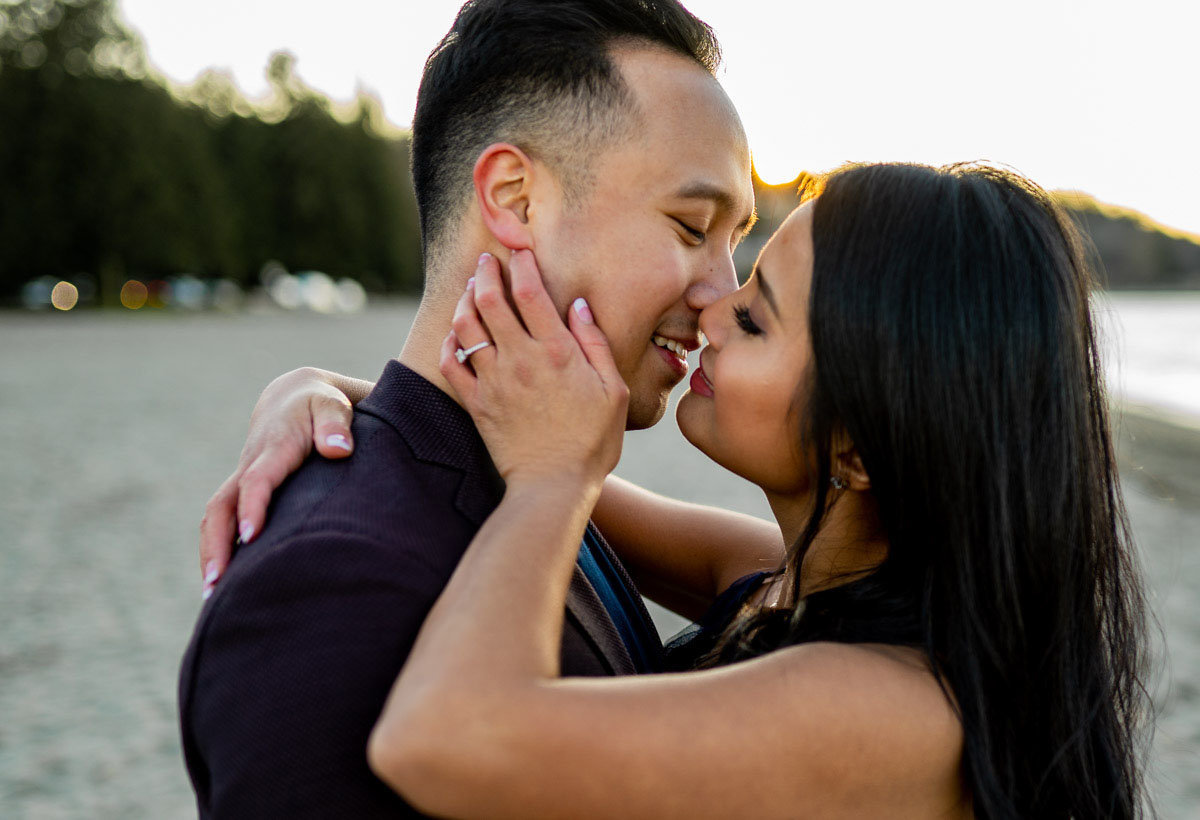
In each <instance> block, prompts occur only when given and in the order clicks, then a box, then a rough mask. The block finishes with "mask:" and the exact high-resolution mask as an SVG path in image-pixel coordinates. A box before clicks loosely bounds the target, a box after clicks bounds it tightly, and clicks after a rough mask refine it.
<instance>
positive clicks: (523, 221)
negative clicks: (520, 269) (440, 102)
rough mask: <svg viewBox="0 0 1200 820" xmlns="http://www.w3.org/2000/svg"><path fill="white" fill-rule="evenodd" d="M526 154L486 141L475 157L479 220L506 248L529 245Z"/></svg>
mask: <svg viewBox="0 0 1200 820" xmlns="http://www.w3.org/2000/svg"><path fill="white" fill-rule="evenodd" d="M534 173H535V171H534V166H533V161H532V160H531V159H530V158H529V155H528V154H526V153H525V152H524V151H522V150H521V149H520V148H517V147H516V146H515V145H510V144H508V143H504V142H498V143H495V144H493V145H489V146H488V147H487V148H485V149H484V151H483V153H482V154H480V155H479V159H477V160H475V173H474V180H475V198H476V200H477V201H478V202H479V213H480V215H481V216H482V218H483V224H484V225H486V226H487V229H488V230H489V231H490V232H491V233H492V235H493V236H495V237H496V239H497V241H499V242H500V244H501V245H504V247H506V248H511V249H513V250H528V249H532V248H533V231H532V229H531V227H530V224H529V207H530V202H531V194H532V187H533V176H534Z"/></svg>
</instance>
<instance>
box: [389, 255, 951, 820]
mask: <svg viewBox="0 0 1200 820" xmlns="http://www.w3.org/2000/svg"><path fill="white" fill-rule="evenodd" d="M522 256H524V255H522ZM528 264H531V263H530V262H529V261H528V260H526V261H524V262H522V261H520V260H519V259H518V260H516V261H514V263H513V269H514V270H513V273H512V278H513V282H514V285H513V287H514V290H517V292H518V293H520V292H521V288H522V287H527V288H531V287H532V286H530V285H528V284H527V283H528V279H529V277H530V276H531V274H530V272H529V271H528V270H526V269H524V265H528ZM478 282H479V284H478V285H477V290H478V291H479V297H478V299H479V301H480V304H479V310H480V312H481V313H482V316H483V320H484V321H485V322H486V325H487V329H488V331H490V334H489V335H490V336H491V337H492V338H493V339H494V340H495V344H494V346H493V347H492V348H487V349H486V351H487V352H486V354H485V356H482V357H480V358H479V359H478V360H476V359H473V360H472V364H474V365H475V370H474V372H472V371H471V370H470V369H469V368H468V367H465V366H460V365H457V363H455V362H453V360H452V359H450V353H451V352H452V351H453V349H454V348H455V347H456V346H458V342H457V341H456V340H451V341H450V342H449V343H448V345H447V347H446V349H445V350H444V352H443V365H442V366H443V373H445V374H446V376H447V378H448V379H450V381H451V383H452V384H454V386H455V388H456V390H457V391H458V392H459V394H460V395H461V396H463V397H464V404H465V405H466V406H467V409H468V410H469V411H470V412H471V413H472V415H473V416H474V417H475V418H476V421H477V424H478V425H479V427H480V430H481V432H482V433H483V435H484V439H485V441H487V443H488V447H489V450H491V451H492V452H493V455H494V457H495V458H496V460H497V467H498V469H500V471H501V474H502V475H504V476H505V478H506V481H507V489H506V493H505V496H504V499H503V501H502V503H501V504H500V506H499V507H498V508H497V510H496V511H495V512H494V513H493V515H492V516H491V517H490V518H489V519H488V521H487V522H486V523H485V525H484V526H483V528H481V529H480V531H479V533H478V534H477V536H476V537H475V539H474V540H473V541H472V543H471V546H470V547H469V549H468V550H467V552H466V554H465V555H464V557H463V560H462V562H461V563H460V564H459V566H458V568H457V569H456V571H455V573H454V575H453V577H452V578H451V580H450V583H449V584H448V585H447V587H446V589H445V590H444V592H443V594H442V596H441V597H440V598H439V600H438V602H437V604H436V605H435V606H434V608H433V610H432V611H431V612H430V614H429V617H428V618H427V620H426V621H425V624H424V626H423V627H422V629H421V632H420V635H419V636H418V638H417V642H416V644H415V646H414V648H413V651H412V653H411V654H410V656H409V660H408V661H407V663H406V665H405V666H404V669H403V670H402V672H401V673H400V675H399V677H398V679H397V681H396V684H395V686H394V687H393V690H392V693H391V695H390V696H389V698H388V702H387V705H386V706H385V708H384V711H383V714H382V715H381V717H380V719H379V722H378V723H377V724H376V727H375V730H374V731H373V732H372V735H371V739H370V742H369V747H368V760H369V762H370V764H371V766H372V768H373V769H374V770H375V772H376V773H377V774H378V775H379V776H380V777H381V778H382V779H383V780H384V781H385V782H387V783H389V784H390V785H392V786H393V787H394V788H396V789H397V790H398V791H399V792H400V793H401V794H402V795H403V796H404V797H405V798H406V799H407V800H408V801H409V802H410V803H412V804H413V805H414V806H416V807H417V808H418V809H420V810H422V811H424V812H427V813H430V814H434V815H438V816H454V817H498V818H504V817H514V818H524V817H556V816H570V817H580V818H588V817H597V818H599V817H656V818H660V817H661V818H669V817H686V818H697V817H738V816H751V815H752V816H756V817H797V816H813V817H860V816H885V815H886V816H890V817H929V816H941V815H946V814H948V813H949V812H950V810H952V809H953V808H954V807H955V805H956V801H957V800H958V799H959V795H960V791H959V787H958V756H959V744H960V739H959V733H958V728H957V724H956V721H955V718H954V714H953V710H952V709H951V708H950V707H949V704H948V703H947V702H946V700H945V699H944V697H942V695H941V690H940V689H939V687H938V685H937V683H936V681H935V680H934V679H933V677H932V675H930V674H929V673H928V671H927V670H926V669H925V668H924V667H923V666H922V665H921V663H920V662H919V661H918V662H913V661H911V660H908V659H905V658H904V657H902V656H897V655H895V654H893V653H890V652H888V651H886V650H872V649H869V648H864V647H837V646H832V645H814V646H807V647H797V648H793V649H789V650H785V651H782V652H778V653H775V654H773V655H771V656H768V657H765V658H761V659H759V660H755V661H751V662H747V663H743V664H738V665H735V666H731V667H727V668H724V669H719V670H713V671H708V672H702V673H694V674H687V675H652V676H643V677H631V678H623V679H611V680H592V679H587V680H584V679H577V680H562V679H559V678H558V674H559V666H558V656H559V648H560V647H559V644H560V641H561V630H562V618H563V614H562V613H563V606H564V603H565V600H566V596H567V589H568V586H569V584H570V578H571V574H572V571H573V566H574V562H575V553H576V551H577V550H578V545H579V539H580V537H581V535H582V533H583V529H584V526H585V524H586V521H587V518H588V514H589V512H590V510H591V508H592V504H593V502H594V501H595V499H596V496H597V494H598V492H599V486H600V480H599V475H600V474H602V473H601V472H600V471H601V470H602V469H603V468H604V465H605V462H606V457H605V456H604V455H603V454H604V452H605V448H604V447H603V446H600V445H598V444H597V441H598V439H597V431H600V432H601V433H602V434H603V435H601V436H600V440H603V439H605V438H607V437H615V439H616V441H617V442H619V440H620V434H621V430H620V422H621V421H622V419H621V418H620V416H621V415H623V414H622V413H621V412H620V409H619V406H620V405H621V404H623V402H614V401H613V400H612V397H611V396H609V395H608V394H607V393H606V392H604V391H598V390H597V389H596V384H595V382H596V381H602V380H603V379H602V378H600V377H598V376H595V375H594V373H593V374H589V373H588V371H586V370H584V369H583V368H584V367H585V365H584V364H583V363H582V362H581V361H580V360H581V358H582V357H581V356H579V355H575V356H574V357H573V359H572V358H568V359H567V360H564V359H563V357H562V356H560V355H547V356H538V355H534V354H531V353H530V352H529V349H530V348H529V346H528V345H527V346H526V349H525V350H523V351H521V353H520V355H518V356H516V357H512V358H515V359H519V360H520V361H521V362H522V365H521V372H522V373H523V376H521V377H518V376H517V375H516V372H517V371H516V369H514V367H512V366H511V359H510V362H509V363H506V362H505V361H504V359H505V356H506V355H507V354H506V353H505V351H507V350H511V349H512V348H513V346H514V338H516V339H517V340H518V341H520V340H519V337H518V336H517V335H516V334H518V333H519V332H520V331H517V330H516V329H515V328H514V327H512V326H511V325H510V326H509V327H508V329H506V330H505V329H501V328H502V327H503V321H504V319H503V314H504V312H506V311H508V310H509V309H508V308H507V306H505V305H504V301H503V299H502V298H500V299H497V298H495V294H496V293H501V294H502V290H501V288H502V285H501V284H500V279H499V276H498V275H496V274H492V273H490V272H488V271H484V270H481V272H480V274H479V276H478ZM523 283H524V284H523ZM527 301H528V297H526V298H521V297H518V298H517V299H516V302H517V304H518V305H519V306H522V310H521V313H522V317H523V318H525V320H526V321H525V323H526V325H527V326H528V327H530V329H531V332H532V334H534V335H535V336H536V335H537V333H538V330H536V329H535V328H537V327H538V326H539V325H541V324H543V323H545V324H549V319H548V317H547V316H546V315H545V314H546V313H547V312H551V314H550V315H553V314H552V311H553V305H551V304H550V303H549V298H548V297H546V298H545V303H544V304H543V305H542V306H541V307H540V308H538V309H537V310H538V311H540V312H541V313H542V314H543V317H542V321H537V320H532V319H531V318H530V316H529V313H530V312H532V311H533V310H534V308H533V306H531V305H526V304H525V303H526V302H527ZM468 304H469V303H468ZM461 307H462V306H461V305H460V309H461ZM470 322H471V320H469V318H468V319H466V320H458V319H456V322H455V331H456V334H457V335H458V337H459V338H461V339H462V340H463V342H464V343H466V344H470V342H471V341H474V340H475V338H477V337H468V336H466V335H465V334H468V333H470V332H471V330H470V328H469V325H470ZM571 322H572V331H573V332H574V333H575V335H576V336H577V337H580V338H581V339H582V340H584V341H585V343H587V341H588V340H589V339H595V338H597V334H598V331H597V330H596V329H595V328H594V326H591V325H582V324H581V321H580V320H579V319H578V318H577V317H575V316H573V317H572V319H571ZM555 344H560V342H556V343H555ZM588 359H589V361H591V362H593V363H594V366H595V367H596V369H597V370H598V371H599V372H601V373H615V367H613V366H612V364H611V359H609V360H608V361H603V357H602V356H600V354H599V353H594V354H589V355H588ZM556 362H557V363H556ZM535 365H536V366H535ZM531 373H532V374H533V375H532V376H531ZM539 374H540V375H539ZM589 375H590V378H591V381H590V382H589V379H588V378H585V377H589ZM589 385H590V387H589ZM481 386H482V387H481ZM622 387H623V385H622ZM584 388H588V389H584ZM602 393H603V395H604V396H605V398H600V396H601V394H602ZM550 397H552V400H551V398H550ZM548 401H549V404H550V407H549V408H548V407H547V403H548ZM547 431H553V435H551V436H549V437H548V436H547V434H546V433H547ZM564 432H569V433H570V435H563V433H564ZM597 454H599V455H597ZM615 460H616V459H615V457H612V456H608V457H607V461H608V463H609V464H612V463H615Z"/></svg>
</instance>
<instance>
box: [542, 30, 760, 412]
mask: <svg viewBox="0 0 1200 820" xmlns="http://www.w3.org/2000/svg"><path fill="white" fill-rule="evenodd" d="M614 58H615V60H616V62H617V65H618V67H619V68H620V70H621V71H622V73H623V75H624V77H625V80H626V82H627V83H628V85H629V87H630V88H631V90H632V91H633V92H634V94H635V96H636V98H637V101H638V106H639V108H640V111H641V118H640V122H639V123H638V124H637V125H636V126H635V133H634V135H633V136H632V137H631V138H629V139H627V140H625V141H623V142H621V143H619V144H617V145H615V146H614V147H613V148H611V149H610V150H608V151H606V152H605V153H604V154H602V155H600V156H598V157H596V158H594V160H593V162H592V165H591V168H590V169H589V170H590V174H591V177H592V180H593V181H592V183H591V185H590V187H589V189H588V191H587V193H586V194H584V201H583V202H582V203H580V204H577V205H574V206H571V207H567V208H565V209H564V210H562V211H561V212H560V213H558V214H556V215H554V217H553V218H551V219H549V220H546V221H545V222H544V223H543V230H542V232H541V235H539V237H538V239H537V247H536V249H535V250H536V253H537V256H538V261H539V264H541V266H542V269H543V271H545V272H546V274H547V280H548V282H549V287H550V289H551V292H552V293H553V295H554V296H555V298H556V301H559V302H562V303H563V304H566V303H568V302H569V301H570V300H572V299H574V298H575V297H577V296H583V297H585V298H586V299H587V300H588V303H589V304H590V305H591V307H592V311H593V313H594V314H595V316H596V321H597V324H598V325H599V326H600V328H601V329H602V330H604V332H605V333H606V334H607V336H608V340H609V342H610V344H611V345H612V349H613V355H614V357H615V359H616V363H617V367H618V368H619V369H620V371H621V375H622V376H623V377H624V379H625V382H626V384H628V386H629V390H630V401H629V417H628V423H627V427H628V429H631V430H636V429H641V428H645V427H649V426H651V425H653V424H655V423H656V422H657V421H658V420H659V419H661V418H662V416H663V413H664V412H665V410H666V406H667V397H668V395H669V394H670V391H671V388H672V387H674V386H675V385H676V384H678V383H679V382H680V381H681V380H682V379H683V377H684V376H685V375H686V374H687V362H686V360H685V359H684V358H683V357H681V356H680V355H678V353H677V352H672V351H671V350H670V349H668V348H669V347H670V346H672V344H673V343H678V344H679V345H682V348H686V349H688V350H694V349H695V348H697V347H698V346H699V315H700V311H701V310H703V309H704V308H705V307H707V306H708V305H710V304H712V303H713V302H714V301H716V300H717V299H720V298H721V297H722V296H724V295H726V294H728V293H730V292H732V291H733V290H735V289H736V287H737V278H736V274H735V271H734V266H733V249H734V247H735V246H736V244H737V242H738V241H739V240H740V239H741V237H742V235H743V233H744V232H745V229H746V227H747V224H748V222H749V220H750V219H751V214H752V212H753V209H754V192H753V187H752V185H751V180H750V152H749V149H748V147H747V145H746V138H745V135H744V133H743V131H742V127H741V123H740V122H739V120H738V117H737V113H736V112H735V111H734V109H733V105H732V103H731V102H730V101H729V99H728V97H726V96H725V93H724V91H722V90H721V87H720V86H719V85H718V84H717V82H716V81H715V80H714V79H713V78H712V77H711V76H710V75H709V74H707V73H706V72H705V71H704V69H702V68H701V67H700V66H698V65H696V64H695V63H693V62H692V61H690V60H687V59H685V58H683V57H681V56H679V55H676V54H670V53H667V52H665V51H659V50H653V49H623V50H619V51H616V52H615V53H614ZM656 340H657V341H656ZM665 340H671V342H666V343H664V342H665ZM682 348H677V350H679V349H682Z"/></svg>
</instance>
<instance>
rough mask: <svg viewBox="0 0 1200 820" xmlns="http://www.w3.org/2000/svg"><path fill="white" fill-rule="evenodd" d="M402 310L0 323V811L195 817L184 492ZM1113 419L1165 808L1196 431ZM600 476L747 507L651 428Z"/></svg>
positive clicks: (1192, 587) (1195, 708)
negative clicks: (190, 777)
mask: <svg viewBox="0 0 1200 820" xmlns="http://www.w3.org/2000/svg"><path fill="white" fill-rule="evenodd" d="M412 315H413V306H412V304H411V303H407V302H397V303H392V304H389V305H382V306H377V307H373V308H372V309H371V310H369V311H368V312H367V313H366V314H364V315H361V316H356V317H352V318H348V317H328V316H316V315H309V314H280V313H240V314H214V313H210V314H198V315H180V314H163V313H139V314H129V313H111V314H110V313H99V312H93V313H77V314H65V315H47V314H40V315H35V314H24V313H0V451H2V452H3V453H4V458H3V461H2V462H0V716H2V720H0V817H4V818H8V820H17V819H18V818H89V819H91V818H175V817H188V816H194V815H195V809H194V805H193V803H192V797H191V792H190V789H189V786H188V782H187V778H186V774H185V771H184V767H183V762H182V758H181V755H180V749H179V739H178V729H177V723H176V721H177V719H176V711H175V709H176V707H175V685H176V674H177V670H178V664H179V658H180V655H181V654H182V652H183V649H184V647H185V645H186V643H187V640H188V637H189V635H190V632H191V628H192V624H193V622H194V620H195V616H196V613H197V611H198V610H199V606H200V596H199V593H200V574H199V568H198V566H197V556H196V542H197V526H198V523H199V520H200V515H201V512H202V508H203V505H204V502H205V501H206V500H207V498H208V496H209V494H210V493H211V492H212V490H213V489H215V487H216V486H217V484H218V483H219V482H220V481H221V480H222V479H223V478H224V477H225V475H226V474H227V473H228V472H229V470H230V469H232V467H233V465H234V463H235V461H236V456H237V453H238V450H239V449H240V447H241V442H242V438H243V435H244V432H245V427H246V422H247V419H248V416H249V412H250V408H251V407H252V406H253V403H254V401H255V399H256V397H257V395H258V392H259V391H260V390H261V388H262V387H263V386H264V385H265V384H266V383H267V382H268V381H269V380H270V379H271V378H273V377H274V376H275V375H277V374H279V373H281V372H282V371H284V370H286V369H289V368H292V367H295V366H299V365H302V364H312V365H318V366H321V367H327V368H331V369H336V370H341V371H343V372H347V373H350V374H353V375H358V376H362V377H365V378H374V377H375V376H377V375H378V373H379V372H380V371H381V370H382V368H383V364H384V362H385V361H386V360H387V358H388V357H389V356H391V355H394V354H395V353H396V352H397V351H398V349H399V347H400V343H401V341H402V339H403V337H404V334H405V332H406V330H407V327H408V325H409V322H410V321H411V319H412ZM1122 429H1123V430H1124V431H1125V438H1124V445H1123V450H1122V464H1123V468H1124V476H1125V487H1126V493H1127V500H1128V504H1129V508H1130V513H1131V515H1132V517H1133V522H1134V528H1135V531H1136V534H1137V536H1138V540H1139V543H1140V545H1141V547H1142V550H1143V552H1144V556H1145V562H1146V565H1147V567H1148V575H1149V578H1150V581H1151V584H1152V587H1153V590H1154V593H1155V608H1156V614H1157V616H1158V618H1159V620H1160V622H1161V624H1162V627H1163V629H1164V632H1165V636H1166V647H1167V650H1168V652H1169V657H1170V665H1169V667H1168V669H1169V672H1168V673H1167V674H1165V675H1164V676H1163V677H1161V678H1160V681H1159V682H1158V683H1157V684H1156V688H1155V691H1156V695H1157V699H1158V708H1159V710H1160V717H1159V727H1158V734H1157V740H1156V745H1155V750H1154V765H1155V783H1154V793H1155V795H1156V798H1157V801H1158V806H1159V809H1160V813H1161V816H1163V817H1165V818H1175V817H1179V818H1183V817H1188V816H1193V815H1194V814H1195V812H1196V811H1197V810H1198V807H1200V752H1198V748H1200V686H1198V683H1197V681H1198V676H1197V673H1198V672H1200V553H1198V552H1197V551H1196V549H1195V547H1194V541H1195V539H1196V537H1197V535H1200V451H1198V448H1200V433H1198V432H1197V431H1195V430H1192V429H1190V428H1188V427H1187V426H1186V425H1184V426H1180V425H1171V424H1169V423H1167V422H1163V421H1162V420H1161V419H1158V418H1157V417H1156V416H1155V415H1154V414H1153V413H1150V414H1147V413H1144V412H1139V413H1132V414H1129V415H1128V416H1127V417H1126V419H1125V422H1124V423H1123V428H1122ZM1189 448H1190V449H1189ZM620 472H621V473H622V474H623V475H625V476H626V477H628V478H631V479H633V480H635V481H640V482H643V483H645V484H647V485H648V486H650V487H652V488H654V489H656V490H658V491H661V492H666V493H675V494H677V495H679V496H681V497H684V498H689V499H692V500H697V501H702V502H709V503H720V504H725V505H727V506H729V507H732V508H736V509H740V510H744V511H747V512H751V513H757V514H762V515H765V514H766V512H767V511H766V508H765V505H764V503H763V501H762V499H761V497H760V496H759V494H758V491H757V490H756V489H755V488H753V487H752V486H750V485H748V484H746V483H745V482H743V481H741V480H740V479H736V478H733V477H731V476H728V475H725V474H723V473H722V472H721V471H720V470H719V469H717V468H715V467H714V466H712V465H710V464H709V463H708V462H707V460H706V459H705V458H704V457H703V456H701V455H699V454H698V453H697V452H695V451H693V450H691V449H690V448H689V447H688V446H687V445H686V444H685V443H684V442H683V441H682V438H681V437H680V436H679V434H678V431H677V430H675V428H674V425H673V423H671V422H670V420H668V421H667V422H665V423H664V424H662V425H659V427H658V428H656V429H655V430H653V431H647V432H640V433H636V434H632V435H631V436H630V438H629V439H628V442H627V445H626V448H625V457H624V460H623V462H622V465H621V469H620ZM660 621H661V624H662V628H663V629H664V630H670V629H671V628H672V627H673V626H674V625H675V623H676V621H674V620H672V619H671V618H669V617H666V616H663V617H661V618H660Z"/></svg>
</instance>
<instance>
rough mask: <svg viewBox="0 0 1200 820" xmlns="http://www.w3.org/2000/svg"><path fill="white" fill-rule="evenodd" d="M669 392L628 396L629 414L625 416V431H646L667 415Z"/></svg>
mask: <svg viewBox="0 0 1200 820" xmlns="http://www.w3.org/2000/svg"><path fill="white" fill-rule="evenodd" d="M670 396H671V392H670V391H669V390H668V391H665V392H660V393H653V394H644V395H640V396H639V395H636V394H631V395H630V396H629V412H628V414H627V415H626V416H625V429H626V430H646V429H648V428H650V427H653V426H654V425H656V424H658V423H659V422H660V421H662V418H663V416H665V415H666V414H667V400H668V399H669V398H670Z"/></svg>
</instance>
